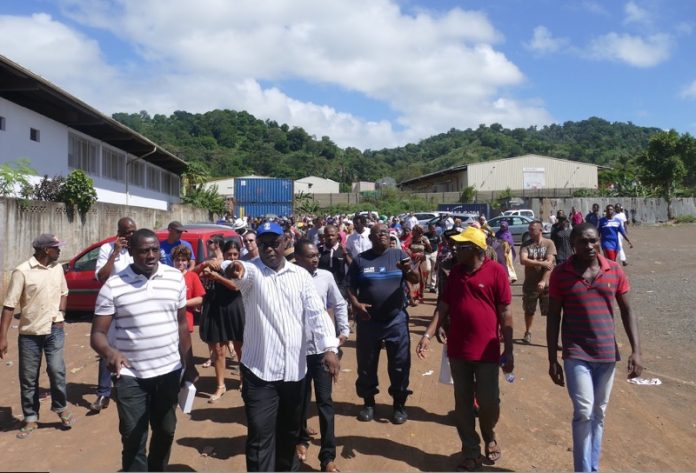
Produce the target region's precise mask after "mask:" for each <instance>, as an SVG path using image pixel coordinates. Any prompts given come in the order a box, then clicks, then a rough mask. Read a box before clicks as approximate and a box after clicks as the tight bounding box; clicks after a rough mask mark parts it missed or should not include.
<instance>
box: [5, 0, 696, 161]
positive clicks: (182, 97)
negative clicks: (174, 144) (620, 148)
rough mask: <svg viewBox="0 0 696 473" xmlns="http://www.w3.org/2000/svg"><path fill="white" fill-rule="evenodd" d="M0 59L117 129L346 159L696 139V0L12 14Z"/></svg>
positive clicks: (289, 0) (83, 6)
mask: <svg viewBox="0 0 696 473" xmlns="http://www.w3.org/2000/svg"><path fill="white" fill-rule="evenodd" d="M0 31H1V32H2V41H0V54H1V55H3V56H6V57H8V58H9V59H11V60H13V61H15V62H17V63H19V64H21V65H22V66H24V67H26V68H28V69H30V70H32V71H33V72H35V73H37V74H39V75H41V76H43V77H44V78H45V79H47V80H49V81H51V82H53V83H54V84H56V85H58V86H59V87H61V88H63V89H65V90H67V91H68V92H70V93H71V94H73V95H75V96H77V97H78V98H80V99H82V100H83V101H85V102H87V103H89V104H90V105H92V106H94V107H95V108H97V109H98V110H100V111H102V112H103V113H106V114H112V113H116V112H129V113H137V112H139V111H141V110H145V111H147V112H148V113H150V115H154V114H156V113H162V114H167V115H169V114H171V113H172V112H174V111H175V110H186V111H188V112H191V113H204V112H206V111H209V110H213V109H216V108H217V109H232V110H245V111H247V112H249V113H251V114H253V115H254V116H256V117H257V118H260V119H263V120H266V119H268V120H275V121H276V122H278V123H287V124H288V125H290V126H301V127H303V128H304V129H305V130H306V131H307V132H308V133H310V134H311V135H314V136H316V137H317V138H321V137H322V136H328V137H329V138H331V139H332V140H333V141H334V142H335V143H336V144H337V145H339V146H341V147H348V146H353V147H356V148H358V149H361V150H364V149H381V148H391V147H395V146H402V145H405V144H408V143H417V142H418V141H420V140H422V139H424V138H427V137H429V136H432V135H435V134H438V133H444V132H447V131H449V130H450V129H452V128H456V129H461V130H464V129H467V128H477V127H478V126H479V125H480V124H486V125H490V124H492V123H500V124H502V125H503V126H505V127H506V128H517V127H524V128H527V127H530V126H539V127H541V126H544V125H549V124H552V123H559V124H562V123H563V122H566V121H579V120H584V119H587V118H589V117H592V116H596V117H600V118H603V119H606V120H609V121H611V122H614V121H619V122H632V123H634V124H636V125H641V126H652V127H658V128H662V129H672V128H673V129H676V130H677V131H679V132H680V133H686V132H688V133H691V134H692V135H693V134H696V114H695V113H694V110H696V1H695V0H630V1H621V0H567V1H562V0H471V1H467V0H460V1H455V0H342V1H337V0H263V1H259V0H196V1H190V0H0Z"/></svg>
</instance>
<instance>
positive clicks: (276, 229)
mask: <svg viewBox="0 0 696 473" xmlns="http://www.w3.org/2000/svg"><path fill="white" fill-rule="evenodd" d="M256 230H257V235H258V236H261V235H263V234H264V233H275V234H276V235H284V234H285V232H283V227H281V226H280V225H278V224H277V223H275V222H265V223H263V224H261V226H260V227H259V228H257V229H256Z"/></svg>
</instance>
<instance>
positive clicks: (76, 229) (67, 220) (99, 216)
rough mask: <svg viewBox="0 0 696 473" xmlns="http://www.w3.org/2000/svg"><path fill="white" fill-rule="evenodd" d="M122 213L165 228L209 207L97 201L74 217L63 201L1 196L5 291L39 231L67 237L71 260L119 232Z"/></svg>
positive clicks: (0, 261)
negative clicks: (160, 207) (156, 206)
mask: <svg viewBox="0 0 696 473" xmlns="http://www.w3.org/2000/svg"><path fill="white" fill-rule="evenodd" d="M121 217H131V218H132V219H133V220H135V223H136V224H137V226H138V228H152V229H159V228H163V227H165V226H166V225H167V224H168V223H169V222H170V221H172V220H179V221H181V222H182V223H192V222H207V221H209V217H208V211H207V210H205V209H199V208H196V207H192V206H189V205H176V204H175V205H172V206H171V208H170V210H155V209H150V208H144V207H131V206H125V205H115V204H103V203H99V202H97V204H95V205H94V207H92V209H90V211H89V212H87V214H86V215H85V218H84V219H82V218H80V216H79V215H75V216H74V217H71V216H70V215H69V214H68V212H67V211H66V207H65V204H63V203H56V202H43V201H20V200H16V199H0V268H1V269H2V281H0V282H1V286H2V294H4V293H5V289H6V284H7V281H8V280H9V275H10V272H11V271H12V269H13V268H14V267H16V266H17V265H18V264H19V263H21V262H22V261H25V260H27V259H29V257H30V256H31V255H32V254H33V252H34V250H33V248H32V247H31V243H32V241H33V240H34V238H36V237H37V236H38V235H39V234H41V233H54V234H56V235H57V236H58V238H60V239H61V240H64V241H65V243H66V244H65V246H64V247H63V248H62V254H61V260H68V259H70V258H72V257H73V256H74V255H75V254H77V252H78V251H80V250H82V249H83V248H84V247H86V246H88V245H90V244H92V243H94V242H97V241H99V240H103V239H104V238H106V237H108V236H110V235H114V234H116V222H117V221H118V219H119V218H121ZM2 297H4V295H3V296H2Z"/></svg>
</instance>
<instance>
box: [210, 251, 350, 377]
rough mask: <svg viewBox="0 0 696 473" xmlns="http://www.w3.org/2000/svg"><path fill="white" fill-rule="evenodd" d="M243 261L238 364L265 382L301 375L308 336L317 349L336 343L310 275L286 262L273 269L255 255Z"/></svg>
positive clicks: (320, 349)
mask: <svg viewBox="0 0 696 473" xmlns="http://www.w3.org/2000/svg"><path fill="white" fill-rule="evenodd" d="M242 263H243V264H244V269H245V271H244V276H243V277H242V278H241V279H239V280H237V281H235V283H236V284H237V286H238V287H239V290H240V291H241V293H242V298H243V300H244V311H245V314H246V320H245V325H244V350H243V351H242V360H241V362H242V364H243V365H244V366H246V367H247V368H248V369H249V370H251V372H252V373H254V374H255V375H256V376H258V377H259V378H261V379H262V380H264V381H269V382H270V381H300V380H302V379H303V378H304V376H305V373H306V372H307V345H308V343H307V341H308V340H309V339H310V338H312V339H314V340H315V342H316V349H317V352H318V353H323V352H326V351H329V350H333V351H335V350H336V348H337V347H338V339H337V338H336V335H335V329H334V326H333V323H332V322H331V317H329V314H327V313H326V310H325V309H324V304H323V303H322V301H321V298H320V297H319V294H318V293H317V290H316V288H315V287H314V283H313V281H312V276H311V275H310V274H309V272H308V271H307V270H306V269H303V268H301V267H299V266H296V265H295V264H293V263H290V262H289V261H286V262H285V265H284V266H283V268H282V269H280V270H279V271H277V272H276V271H275V270H273V269H271V268H269V267H268V266H266V265H265V264H263V262H262V261H261V259H260V258H259V259H256V260H254V261H252V262H242ZM227 264H230V263H227ZM226 266H227V265H225V264H224V263H223V269H224V268H225V267H226Z"/></svg>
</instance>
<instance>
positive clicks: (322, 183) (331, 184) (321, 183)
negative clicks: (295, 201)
mask: <svg viewBox="0 0 696 473" xmlns="http://www.w3.org/2000/svg"><path fill="white" fill-rule="evenodd" d="M300 192H304V193H305V194H338V193H339V184H338V182H336V181H334V180H331V179H324V178H323V177H317V176H307V177H303V178H302V179H298V180H296V181H295V194H299V193H300Z"/></svg>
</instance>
